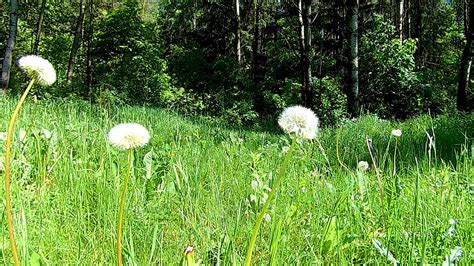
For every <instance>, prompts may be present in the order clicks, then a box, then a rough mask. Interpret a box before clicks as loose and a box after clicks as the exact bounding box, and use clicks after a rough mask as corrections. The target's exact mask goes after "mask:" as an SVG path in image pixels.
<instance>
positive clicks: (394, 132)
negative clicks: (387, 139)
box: [390, 129, 402, 138]
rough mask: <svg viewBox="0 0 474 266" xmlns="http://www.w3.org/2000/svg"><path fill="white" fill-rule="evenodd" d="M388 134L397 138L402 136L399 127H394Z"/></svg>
mask: <svg viewBox="0 0 474 266" xmlns="http://www.w3.org/2000/svg"><path fill="white" fill-rule="evenodd" d="M390 134H391V135H392V136H394V137H397V138H399V137H401V136H402V130H401V129H394V130H392V132H391V133H390Z"/></svg>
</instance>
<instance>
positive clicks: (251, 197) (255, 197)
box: [250, 194, 257, 202]
mask: <svg viewBox="0 0 474 266" xmlns="http://www.w3.org/2000/svg"><path fill="white" fill-rule="evenodd" d="M250 201H251V202H257V196H255V195H254V194H252V195H250Z"/></svg>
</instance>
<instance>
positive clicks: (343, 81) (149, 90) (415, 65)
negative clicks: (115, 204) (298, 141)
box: [0, 0, 474, 126]
mask: <svg viewBox="0 0 474 266" xmlns="http://www.w3.org/2000/svg"><path fill="white" fill-rule="evenodd" d="M0 10H1V11H2V12H1V18H0V19H1V23H0V25H1V28H0V51H5V54H4V56H3V58H4V60H3V68H2V88H3V91H4V92H6V93H8V94H12V95H15V94H17V93H18V92H19V91H20V88H21V85H22V84H23V83H24V80H23V79H22V78H21V75H20V74H19V72H21V71H19V69H18V68H17V67H15V64H14V62H15V59H16V58H17V57H19V56H21V55H24V54H39V55H41V56H43V57H44V58H47V59H48V60H50V61H51V62H53V64H54V65H55V66H56V68H57V71H58V82H57V83H56V84H55V86H53V87H51V88H48V89H47V90H41V91H36V92H35V95H36V96H37V97H38V98H57V97H59V98H67V97H72V98H79V99H85V100H88V101H90V102H94V103H99V104H114V105H116V104H132V105H146V106H157V107H164V108H173V109H176V110H179V111H180V112H182V113H186V114H193V115H207V116H213V117H220V118H223V120H225V121H229V122H230V123H231V124H258V123H259V122H262V121H265V120H266V118H268V117H272V115H273V114H275V113H278V112H280V111H281V110H282V108H284V107H285V106H288V105H291V104H300V105H303V106H306V107H309V108H312V109H313V110H314V111H315V112H316V114H317V115H318V117H320V119H321V120H322V124H323V125H325V126H328V125H337V124H338V123H340V122H341V120H343V119H344V118H354V117H357V116H359V115H360V114H366V113H371V114H376V115H378V116H379V117H381V118H387V119H388V118H391V119H407V118H410V117H415V116H417V115H420V114H427V113H429V114H432V115H438V114H450V113H453V112H456V111H462V112H468V111H470V110H472V106H473V104H472V103H473V96H472V95H473V93H472V81H471V80H472V78H471V76H470V73H471V64H472V56H473V51H474V50H473V46H472V35H473V31H474V29H473V28H474V27H473V26H472V22H471V24H470V23H469V17H470V16H472V13H473V7H472V3H471V4H469V1H467V0H465V1H451V0H443V1H441V0H438V1H436V0H431V1H427V0H410V1H408V0H396V1H395V0H391V1H376V0H372V1H362V0H361V1H343V0H340V1H324V0H323V1H311V0H305V1H234V2H232V3H228V2H225V1H145V0H144V1H132V0H128V1H92V0H91V1H87V0H83V1H51V0H50V1H47V0H45V1H38V0H36V1H28V0H24V1H2V3H1V4H0Z"/></svg>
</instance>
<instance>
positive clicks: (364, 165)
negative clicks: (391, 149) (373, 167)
mask: <svg viewBox="0 0 474 266" xmlns="http://www.w3.org/2000/svg"><path fill="white" fill-rule="evenodd" d="M357 169H359V170H360V171H362V172H365V171H367V170H369V163H368V162H366V161H360V162H359V163H357Z"/></svg>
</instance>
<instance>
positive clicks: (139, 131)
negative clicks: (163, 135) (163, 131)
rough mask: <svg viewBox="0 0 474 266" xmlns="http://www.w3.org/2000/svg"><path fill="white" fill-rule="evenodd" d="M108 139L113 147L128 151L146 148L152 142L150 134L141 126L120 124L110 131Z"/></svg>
mask: <svg viewBox="0 0 474 266" xmlns="http://www.w3.org/2000/svg"><path fill="white" fill-rule="evenodd" d="M108 139H109V142H110V144H112V145H113V146H115V147H117V148H120V149H123V150H128V149H132V148H138V147H143V146H145V145H146V144H147V143H148V142H149V141H150V133H149V132H148V130H147V129H146V128H145V127H143V126H142V125H140V124H136V123H125V124H119V125H116V126H115V127H113V128H112V129H110V131H109V135H108Z"/></svg>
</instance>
